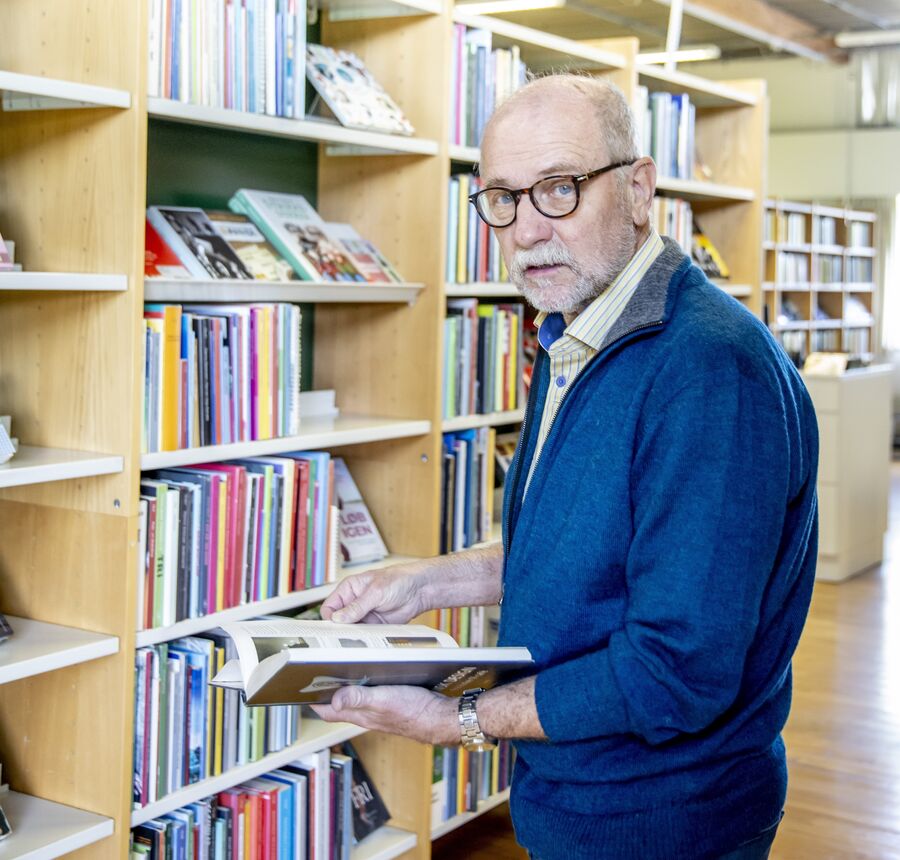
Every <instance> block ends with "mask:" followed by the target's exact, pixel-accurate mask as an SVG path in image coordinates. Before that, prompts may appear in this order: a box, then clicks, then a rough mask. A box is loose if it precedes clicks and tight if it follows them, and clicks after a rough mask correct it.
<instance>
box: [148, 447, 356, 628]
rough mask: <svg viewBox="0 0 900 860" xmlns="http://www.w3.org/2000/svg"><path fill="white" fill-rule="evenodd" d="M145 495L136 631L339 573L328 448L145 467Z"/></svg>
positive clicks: (318, 582)
mask: <svg viewBox="0 0 900 860" xmlns="http://www.w3.org/2000/svg"><path fill="white" fill-rule="evenodd" d="M141 500H142V502H144V504H142V505H141V508H140V511H141V523H140V527H141V529H142V530H143V532H144V533H145V534H146V535H147V540H146V541H144V543H143V545H144V553H143V557H142V559H141V564H140V565H139V570H138V577H139V581H138V589H139V590H140V592H141V594H142V595H143V598H142V604H143V611H142V614H141V619H140V629H144V628H152V627H161V626H167V625H170V624H174V623H176V622H178V621H182V620H184V619H186V618H199V617H202V616H204V615H208V614H210V613H213V612H219V611H222V610H223V609H229V608H231V607H232V606H238V605H241V604H245V603H250V602H254V601H258V600H266V599H268V598H272V597H280V596H283V595H286V594H288V593H290V592H291V591H292V590H299V589H302V588H307V587H313V586H318V585H324V584H326V583H328V582H333V581H335V580H336V578H337V573H338V570H339V567H340V562H339V559H338V558H337V557H336V555H335V550H334V546H333V545H334V543H335V539H334V538H335V536H334V535H333V534H332V529H333V518H334V514H333V509H334V507H335V504H336V502H335V488H334V464H333V463H332V462H331V457H330V455H329V454H327V453H324V452H311V453H296V452H294V453H288V454H284V455H282V456H280V457H256V458H249V459H245V460H236V461H231V462H224V463H207V464H199V465H197V466H192V467H186V468H178V469H164V470H160V471H157V472H147V473H145V474H144V476H143V478H142V480H141ZM300 535H302V539H300V538H299V537H298V536H300ZM296 571H302V576H299V575H295V572H296Z"/></svg>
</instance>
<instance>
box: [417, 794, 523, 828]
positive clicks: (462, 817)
mask: <svg viewBox="0 0 900 860" xmlns="http://www.w3.org/2000/svg"><path fill="white" fill-rule="evenodd" d="M508 800H509V789H508V788H505V789H503V791H501V792H499V793H497V794H494V795H491V797H488V798H487V799H485V800H482V801H479V803H478V811H477V812H461V813H460V814H459V815H454V816H453V818H448V819H447V820H446V821H442V822H441V823H440V824H439V825H438V826H437V827H435V828H433V829H432V831H431V839H432V841H434V840H435V839H440V838H441V837H442V836H446V835H447V834H448V833H451V832H452V831H454V830H456V828H457V827H462V825H463V824H467V823H468V822H470V821H472V819H474V818H478V816H479V815H484V813H485V812H489V811H490V810H491V809H494V808H495V807H498V806H500V804H502V803H506V802H507V801H508Z"/></svg>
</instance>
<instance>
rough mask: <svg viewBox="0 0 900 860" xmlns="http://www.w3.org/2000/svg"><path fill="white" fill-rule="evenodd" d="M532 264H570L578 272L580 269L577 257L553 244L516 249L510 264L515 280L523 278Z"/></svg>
mask: <svg viewBox="0 0 900 860" xmlns="http://www.w3.org/2000/svg"><path fill="white" fill-rule="evenodd" d="M531 266H568V267H569V268H570V269H572V270H573V271H575V272H576V274H577V272H578V271H579V269H578V265H577V263H576V262H575V258H574V257H573V256H572V254H571V253H570V252H569V251H568V249H567V248H565V247H563V246H561V245H552V244H548V245H541V246H539V247H537V248H528V249H526V250H522V251H516V253H515V254H514V255H513V258H512V261H511V263H510V266H509V274H510V277H511V278H512V279H513V280H521V279H523V278H524V277H525V270H526V269H527V268H529V267H531Z"/></svg>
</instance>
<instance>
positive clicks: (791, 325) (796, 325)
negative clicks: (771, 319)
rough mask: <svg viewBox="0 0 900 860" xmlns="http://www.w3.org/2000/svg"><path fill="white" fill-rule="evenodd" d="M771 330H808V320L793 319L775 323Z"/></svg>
mask: <svg viewBox="0 0 900 860" xmlns="http://www.w3.org/2000/svg"><path fill="white" fill-rule="evenodd" d="M772 330H773V331H809V320H795V321H793V322H786V323H775V324H774V325H773V326H772Z"/></svg>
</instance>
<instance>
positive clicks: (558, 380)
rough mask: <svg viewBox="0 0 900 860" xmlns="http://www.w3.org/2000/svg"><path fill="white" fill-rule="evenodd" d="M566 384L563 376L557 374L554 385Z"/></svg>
mask: <svg viewBox="0 0 900 860" xmlns="http://www.w3.org/2000/svg"><path fill="white" fill-rule="evenodd" d="M565 384H566V378H565V376H557V377H556V387H557V388H562V387H563V386H564V385H565Z"/></svg>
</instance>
